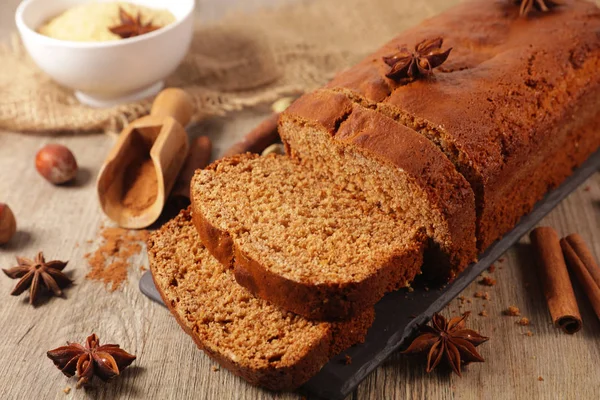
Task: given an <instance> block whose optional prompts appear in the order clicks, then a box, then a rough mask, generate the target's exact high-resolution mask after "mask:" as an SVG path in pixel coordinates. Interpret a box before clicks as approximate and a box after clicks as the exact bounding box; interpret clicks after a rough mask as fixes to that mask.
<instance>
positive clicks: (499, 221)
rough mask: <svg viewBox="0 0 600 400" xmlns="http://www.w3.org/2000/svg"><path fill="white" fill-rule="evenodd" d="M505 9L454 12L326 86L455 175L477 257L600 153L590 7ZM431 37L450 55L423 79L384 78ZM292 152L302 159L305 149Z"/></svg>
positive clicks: (599, 47)
mask: <svg viewBox="0 0 600 400" xmlns="http://www.w3.org/2000/svg"><path fill="white" fill-rule="evenodd" d="M515 3H516V2H513V1H492V0H475V1H466V2H463V3H461V4H459V5H457V6H456V7H453V8H451V9H449V10H448V11H446V12H444V13H442V14H440V15H438V16H436V17H433V18H431V19H429V20H426V21H424V22H422V23H420V24H419V25H417V26H415V27H413V28H410V29H408V30H407V31H405V32H403V33H401V34H400V35H399V36H398V37H397V38H395V39H393V40H392V41H390V42H389V43H387V44H386V45H384V46H383V47H382V48H381V49H379V50H378V51H376V52H375V53H373V54H372V55H370V56H368V57H366V58H365V59H364V60H363V61H362V62H360V63H359V64H357V65H356V66H354V67H352V68H350V69H348V70H346V71H344V72H342V73H340V74H339V75H338V76H337V77H336V78H335V79H334V80H333V81H332V82H331V83H329V84H328V85H327V86H326V87H327V88H330V89H332V90H336V91H339V92H341V93H346V94H348V95H349V97H350V98H352V99H354V100H356V101H358V102H360V103H361V104H363V105H365V106H367V107H372V108H375V109H377V110H379V111H380V112H382V113H385V114H386V115H388V116H390V117H392V118H394V119H396V120H397V121H399V122H400V123H401V124H404V125H406V126H408V127H411V128H414V129H415V131H418V132H419V133H421V134H422V135H423V136H424V137H427V138H428V139H429V140H430V141H431V142H432V143H435V145H437V146H438V147H439V148H440V150H441V151H442V152H443V153H444V154H445V155H446V156H447V157H448V159H449V160H451V161H452V162H453V163H454V164H455V165H456V168H457V170H458V171H460V172H461V173H462V174H463V175H464V176H465V178H466V179H467V180H468V181H469V183H470V184H471V186H472V189H473V191H474V194H475V196H476V206H477V215H478V227H477V237H478V246H479V249H480V250H481V251H483V250H484V249H485V248H487V247H488V246H489V245H490V244H491V243H492V242H493V241H494V240H496V239H497V238H499V237H500V236H502V235H503V234H504V233H506V232H507V231H508V230H510V229H512V227H513V226H514V225H515V224H516V223H517V221H518V220H519V219H520V218H521V216H523V215H524V214H525V213H527V212H529V211H531V209H532V208H533V206H534V204H535V203H536V202H537V201H538V200H540V199H541V198H542V197H543V195H544V194H545V193H546V192H547V191H548V189H549V188H552V187H555V186H557V185H558V184H560V183H561V182H562V181H563V180H564V179H565V178H566V177H567V176H569V175H570V174H571V172H572V170H573V168H574V167H576V166H578V165H580V164H581V163H582V162H583V161H584V160H585V159H586V158H587V157H588V156H589V155H590V154H592V153H593V152H594V151H595V150H596V149H597V148H598V146H599V145H600V112H599V110H600V74H599V73H598V69H600V40H599V39H598V32H600V8H598V7H597V5H596V4H594V3H592V2H589V1H583V0H566V1H561V2H560V3H561V4H559V5H557V6H556V7H552V8H551V9H550V10H549V11H548V12H539V11H533V12H532V13H531V14H530V15H529V16H527V17H522V16H520V15H519V6H518V5H517V4H515ZM437 37H441V38H443V40H444V47H443V49H444V50H445V49H448V48H452V52H451V53H450V57H449V58H448V60H447V61H446V62H445V63H444V64H443V65H441V66H440V67H439V68H437V69H436V70H435V73H434V74H433V75H432V76H431V77H428V78H425V79H419V80H417V81H414V82H411V83H408V84H405V83H406V82H396V81H394V80H393V79H389V78H387V77H386V74H387V73H388V72H389V71H390V67H389V66H388V65H387V64H386V63H385V62H384V60H383V58H384V57H386V56H391V55H393V54H396V53H397V52H398V49H399V48H402V47H407V48H409V49H410V50H412V49H413V48H414V46H415V45H416V44H418V43H419V42H421V41H423V40H427V39H433V38H437ZM284 120H285V117H284ZM295 129H298V128H295ZM282 134H285V132H283V133H282ZM307 134H309V133H308V132H307ZM331 147H335V146H334V145H333V144H332V145H331ZM372 149H373V150H374V151H375V152H376V153H378V154H383V151H382V149H375V148H372ZM292 151H293V152H295V153H297V154H300V155H301V156H303V157H309V156H310V154H311V152H312V151H313V146H308V145H302V144H300V145H298V144H296V145H294V143H292ZM335 152H336V150H331V151H330V153H331V154H330V156H328V157H327V158H322V159H321V160H322V162H324V163H327V162H329V161H330V160H333V159H334V158H335V157H337V156H336V154H335Z"/></svg>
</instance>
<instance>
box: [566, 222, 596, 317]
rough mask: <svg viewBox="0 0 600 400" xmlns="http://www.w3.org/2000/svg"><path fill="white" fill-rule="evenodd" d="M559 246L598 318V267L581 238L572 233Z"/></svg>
mask: <svg viewBox="0 0 600 400" xmlns="http://www.w3.org/2000/svg"><path fill="white" fill-rule="evenodd" d="M560 246H561V247H562V250H563V252H564V254H565V258H566V259H567V263H568V264H569V267H570V268H571V269H572V270H573V271H574V272H575V275H576V276H577V280H579V283H580V284H581V286H583V290H584V291H585V294H586V295H587V297H588V299H589V300H590V303H592V307H593V308H594V311H595V312H596V315H597V316H598V318H600V268H599V267H598V264H597V263H596V260H594V256H593V255H592V253H591V251H590V250H589V248H588V247H587V245H586V244H585V241H584V240H583V238H582V237H581V236H580V235H578V234H576V233H574V234H571V235H569V236H567V237H566V238H563V239H561V241H560Z"/></svg>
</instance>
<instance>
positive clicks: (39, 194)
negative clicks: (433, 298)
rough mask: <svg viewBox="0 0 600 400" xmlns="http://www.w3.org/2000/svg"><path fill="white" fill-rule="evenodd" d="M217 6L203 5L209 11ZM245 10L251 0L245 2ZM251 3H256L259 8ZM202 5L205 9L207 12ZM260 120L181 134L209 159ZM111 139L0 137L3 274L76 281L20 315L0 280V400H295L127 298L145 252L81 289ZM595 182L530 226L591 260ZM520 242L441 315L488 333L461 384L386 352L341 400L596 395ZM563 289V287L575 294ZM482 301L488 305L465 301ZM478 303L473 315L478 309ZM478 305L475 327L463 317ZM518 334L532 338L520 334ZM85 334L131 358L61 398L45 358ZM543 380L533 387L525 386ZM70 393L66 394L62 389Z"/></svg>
mask: <svg viewBox="0 0 600 400" xmlns="http://www.w3.org/2000/svg"><path fill="white" fill-rule="evenodd" d="M234 1H235V0H230V1H228V2H215V1H212V2H209V1H208V0H202V1H201V2H200V9H204V10H209V9H210V10H213V11H211V12H212V13H214V15H212V16H206V18H207V19H210V18H218V17H219V16H221V15H223V13H224V12H225V10H226V6H227V5H229V4H232V3H233V2H234ZM17 3H18V0H4V1H3V2H1V3H0V35H2V37H5V36H6V35H7V34H8V32H10V31H11V30H12V29H13V27H12V25H11V24H12V23H11V22H10V21H11V20H12V17H11V18H8V17H7V16H12V14H13V12H14V9H15V8H16V5H17ZM221 3H222V4H223V5H222V7H223V8H221V9H218V8H217V9H215V8H210V7H221V6H217V5H218V4H221ZM255 3H256V4H259V3H260V1H256V2H255ZM262 4H264V3H262ZM209 5H210V7H209ZM263 116H264V114H263V113H260V112H244V113H240V114H239V115H236V118H234V119H215V120H211V121H209V122H207V123H204V124H202V125H200V126H198V127H196V128H194V132H193V134H195V135H197V134H200V133H209V134H210V136H211V137H212V139H213V140H214V141H215V148H216V149H217V154H220V153H221V152H222V151H223V150H224V149H225V148H226V147H227V146H228V145H229V144H230V143H232V142H233V141H234V140H236V139H237V138H238V137H239V136H240V135H241V134H243V133H244V132H246V131H248V130H249V129H250V128H251V127H253V126H254V125H255V124H256V123H257V122H258V121H260V119H261V118H262V117H263ZM48 142H59V143H63V144H66V145H68V146H69V147H70V148H71V149H72V150H73V152H74V153H75V154H76V156H77V159H78V161H79V163H80V165H81V167H82V170H83V171H84V173H83V174H82V177H81V180H80V181H79V184H77V185H72V186H68V187H60V188H56V187H53V186H51V185H50V184H48V183H46V182H45V181H44V180H43V179H42V178H40V177H39V176H38V175H37V172H36V171H35V169H34V157H35V153H36V151H37V149H38V148H39V147H41V146H42V145H43V144H45V143H48ZM112 143H113V138H111V137H109V136H104V135H84V136H62V137H56V138H52V137H38V136H36V137H32V136H26V135H19V134H14V133H8V132H3V133H0V201H2V202H6V203H8V204H10V206H11V208H12V209H13V210H14V212H15V214H16V216H17V220H18V223H19V233H18V236H17V237H16V240H14V241H13V242H11V244H10V245H9V246H7V247H2V248H0V266H1V267H3V268H6V267H9V266H11V265H12V264H13V262H14V256H15V255H17V254H19V255H25V256H28V255H29V256H32V255H34V254H35V252H36V251H38V250H43V251H45V253H46V255H47V256H48V257H49V258H60V259H68V260H70V262H69V266H68V268H67V271H71V274H72V277H73V278H74V279H75V281H76V285H75V286H73V287H71V288H69V289H67V290H66V298H65V299H57V298H53V299H50V300H49V301H48V302H47V304H44V305H42V306H40V307H37V308H32V307H30V306H29V305H28V304H26V296H22V297H18V298H16V297H10V296H8V293H9V292H10V290H11V289H12V287H13V285H14V284H15V281H13V280H10V279H8V278H6V277H4V276H1V277H0V295H2V296H4V300H3V304H2V306H1V307H0V337H2V339H3V340H2V341H1V342H0V354H1V355H2V363H0V393H2V398H6V399H34V398H44V399H46V398H49V399H51V398H55V399H82V398H87V397H93V398H97V399H113V398H131V399H142V398H143V399H165V398H173V399H183V398H203V399H204V398H207V399H297V398H299V397H300V396H299V395H297V394H293V393H291V394H290V393H283V394H275V393H271V392H267V391H264V390H261V389H258V388H254V387H251V386H250V385H248V384H246V383H245V382H244V381H243V380H241V379H240V378H237V377H235V376H233V375H232V374H230V373H229V372H227V371H224V370H219V371H216V372H215V371H213V370H212V366H215V365H216V364H215V363H214V362H212V361H211V360H210V359H209V358H208V357H207V356H205V355H204V354H203V353H202V352H200V351H198V350H197V349H196V347H195V345H194V344H193V342H192V341H191V340H190V339H189V337H188V336H187V335H186V334H185V333H184V332H183V331H182V330H181V329H180V328H179V327H178V325H177V324H176V323H175V321H174V319H173V318H172V317H171V316H170V314H169V313H168V312H167V311H166V310H165V309H164V308H163V307H161V306H159V305H157V304H154V303H152V302H150V301H149V300H148V299H146V298H145V297H144V296H143V295H142V294H141V293H139V291H138V290H137V280H138V279H139V276H140V274H141V272H140V271H139V268H138V266H140V265H147V259H146V256H145V255H144V254H143V255H140V256H139V257H136V258H135V259H134V260H132V263H133V264H134V265H135V266H136V267H135V268H133V269H132V270H131V271H130V279H129V281H128V283H127V284H126V285H125V287H124V289H123V290H122V291H117V292H115V293H108V292H107V291H106V290H105V289H104V287H103V286H102V285H101V284H98V283H96V282H90V281H87V280H85V279H84V277H85V275H86V274H87V272H88V266H87V264H86V261H85V260H84V258H83V257H84V255H85V253H87V252H89V251H91V250H93V249H95V244H88V243H86V240H88V239H95V238H96V236H97V232H98V229H99V227H100V224H101V223H103V222H105V221H106V220H105V218H104V217H103V216H102V214H101V212H100V209H99V206H98V203H97V200H96V196H95V190H94V188H95V185H94V180H95V177H96V176H97V173H98V168H99V166H100V164H101V163H102V161H103V158H104V155H105V154H106V152H107V151H108V149H109V148H110V147H111V146H112ZM599 222H600V175H599V174H596V175H595V176H594V177H593V178H591V179H590V180H588V182H587V183H586V185H584V186H583V187H581V188H580V189H579V190H578V191H577V192H576V193H574V194H573V195H571V196H570V197H569V198H568V199H566V200H565V201H563V203H562V204H561V205H560V206H559V207H558V208H557V209H555V210H554V211H553V212H552V213H551V214H550V215H549V216H548V217H547V218H546V219H545V220H544V222H543V224H547V225H552V226H554V227H555V228H556V229H557V230H558V231H559V233H561V234H563V235H565V234H567V233H570V232H579V233H580V234H582V236H583V237H584V238H585V239H586V241H587V242H588V244H590V246H591V248H592V250H593V251H594V253H595V255H596V256H600V231H599V230H598V228H597V227H598V226H599ZM533 262H534V260H533V257H532V252H531V249H530V248H529V240H528V238H523V239H522V240H521V241H520V243H519V244H518V245H517V246H515V247H514V248H513V249H511V250H510V251H509V252H508V253H507V254H506V255H505V261H504V262H503V263H497V264H496V266H497V269H496V272H494V273H493V274H490V275H492V276H493V277H494V278H496V279H497V280H498V284H497V285H496V286H494V287H491V288H488V287H484V286H482V285H480V284H478V283H474V284H472V285H471V286H470V287H469V288H468V289H467V290H465V291H464V293H463V296H464V297H465V299H468V300H470V301H471V302H470V303H468V302H467V300H465V302H464V304H461V301H460V300H455V301H454V302H453V303H452V304H451V305H450V306H449V307H448V308H447V309H446V312H445V313H446V315H450V314H457V313H459V312H463V311H466V310H470V311H472V312H473V315H472V317H471V318H470V322H469V325H471V326H472V327H473V328H475V329H477V330H480V331H481V332H482V333H483V334H486V335H488V336H491V340H490V341H489V342H488V343H486V344H484V345H482V346H481V347H480V350H481V354H482V355H483V356H484V358H486V360H487V362H486V363H485V364H482V365H479V364H473V365H471V366H469V367H467V368H466V371H465V373H464V375H463V378H462V379H458V378H457V377H456V376H453V375H451V374H450V373H449V372H448V371H440V372H436V373H432V374H430V375H427V374H426V373H425V372H424V366H423V363H422V360H419V359H415V358H407V357H404V356H402V355H400V354H395V355H394V356H393V357H391V358H390V359H389V360H388V361H387V362H386V363H385V364H384V365H383V366H382V367H380V368H379V369H377V370H376V371H375V372H374V373H373V374H372V375H371V376H370V377H369V378H368V379H367V380H366V381H365V382H363V383H362V384H361V385H360V386H359V388H358V389H357V391H356V392H355V393H354V395H353V396H351V398H353V399H393V398H411V399H412V398H426V399H433V398H461V399H503V398H507V399H508V398H543V399H555V398H559V397H560V398H579V399H586V398H596V397H597V393H598V392H599V390H600V380H599V379H598V365H597V360H598V359H600V342H599V341H598V335H599V334H600V323H599V321H598V319H597V318H596V317H595V315H594V313H593V311H592V309H591V307H590V306H589V304H588V303H587V301H586V299H585V298H584V297H583V296H582V295H581V294H582V292H581V290H580V288H579V287H577V288H576V291H577V294H578V300H579V304H580V307H581V311H582V316H583V318H584V328H583V330H582V331H581V332H580V333H578V334H576V335H574V336H567V335H565V334H562V333H561V332H560V331H559V330H557V329H555V328H554V327H552V326H551V325H550V318H549V316H548V312H547V309H546V305H545V303H544V298H543V294H542V292H541V289H540V286H539V282H538V280H537V277H536V275H535V268H534V267H535V266H534V264H533ZM576 286H577V285H576ZM477 291H487V292H489V293H490V296H491V300H490V301H489V302H488V301H484V300H481V299H475V298H473V294H474V293H475V292H477ZM484 305H485V306H484ZM509 305H516V306H518V307H519V308H520V309H521V312H522V314H523V315H524V316H526V317H528V318H529V319H530V320H531V322H532V325H531V326H529V327H521V326H519V325H517V324H516V323H515V322H516V320H517V318H515V317H507V316H504V315H502V311H503V310H504V309H505V308H506V307H508V306H509ZM483 309H486V310H487V313H488V314H489V316H488V317H480V316H478V315H477V313H479V312H480V311H481V310H483ZM528 330H531V331H532V332H533V336H531V337H528V336H526V335H525V334H524V333H525V332H527V331H528ZM92 332H96V333H97V334H98V335H99V336H100V338H101V340H105V341H110V342H115V343H119V344H121V345H122V346H123V348H125V349H126V350H128V351H130V352H132V353H134V354H136V355H137V356H138V359H137V360H136V361H135V363H134V364H133V365H132V367H130V368H129V369H127V370H126V371H125V372H124V373H123V375H122V376H121V377H120V378H118V379H115V380H114V381H113V382H111V383H109V384H106V385H104V384H98V385H95V386H94V387H93V388H92V389H88V390H85V391H84V390H75V389H74V386H75V381H74V379H67V378H65V377H64V376H62V374H61V373H60V372H59V371H58V370H57V369H56V368H55V367H54V366H53V364H52V362H51V361H50V360H48V359H47V358H46V356H45V352H46V351H47V350H49V349H51V348H54V347H57V346H59V345H62V344H63V343H64V341H65V340H84V339H85V337H86V336H88V335H89V334H91V333H92ZM540 376H541V377H542V378H543V379H544V380H543V381H539V380H538V377H540ZM66 386H70V387H73V390H72V391H71V393H70V394H69V395H65V394H64V393H63V392H62V390H63V388H65V387H66Z"/></svg>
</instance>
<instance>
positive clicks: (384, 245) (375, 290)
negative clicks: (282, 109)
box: [191, 154, 424, 320]
mask: <svg viewBox="0 0 600 400" xmlns="http://www.w3.org/2000/svg"><path fill="white" fill-rule="evenodd" d="M191 193H192V209H193V220H194V223H195V225H196V228H197V230H198V233H199V236H200V239H201V240H202V242H203V243H204V245H205V246H206V248H207V249H208V251H209V252H210V253H211V254H212V255H213V256H214V257H215V258H217V259H218V260H219V261H220V262H221V263H222V264H223V265H225V266H232V267H233V273H234V275H235V278H236V280H237V282H238V283H239V284H240V285H242V286H244V287H245V288H247V289H248V290H250V291H251V292H252V293H253V294H255V295H256V296H258V297H261V298H263V299H266V300H268V301H270V302H272V303H273V304H276V305H278V306H280V307H281V308H283V309H286V310H288V311H292V312H294V313H297V314H300V315H302V316H305V317H307V318H311V319H320V320H336V319H348V318H351V317H352V316H354V315H357V314H359V313H360V312H362V311H363V310H365V309H367V308H370V307H372V306H373V305H374V304H375V303H376V302H377V301H378V300H379V299H380V298H381V297H383V295H384V294H385V293H386V292H388V291H390V290H395V289H398V288H400V287H406V286H408V284H409V282H411V281H412V280H413V278H414V277H415V275H416V274H417V273H418V272H419V271H420V267H421V264H422V254H423V246H424V234H423V232H422V229H421V226H420V225H419V224H417V223H415V221H414V220H413V219H412V218H406V219H405V220H404V222H403V225H400V224H399V223H398V221H397V220H396V219H394V218H392V216H391V215H389V214H388V213H384V212H382V211H381V210H379V209H378V208H377V207H374V206H372V205H371V204H370V203H369V202H367V201H365V200H363V199H361V198H359V197H358V196H356V195H355V193H353V192H350V191H345V190H342V189H340V188H339V187H337V186H336V185H334V184H332V183H331V182H330V181H328V180H321V179H318V178H317V177H316V176H315V175H314V174H312V173H311V172H310V171H308V170H306V168H304V167H302V166H301V165H300V164H299V163H298V162H297V160H294V159H291V158H289V157H287V156H279V155H275V154H273V155H269V156H265V157H259V156H256V155H251V154H245V155H240V156H235V157H231V158H225V159H222V160H219V161H217V162H216V163H214V164H213V165H212V166H209V167H208V168H207V169H205V170H203V171H197V172H196V175H195V176H194V179H193V181H192V186H191Z"/></svg>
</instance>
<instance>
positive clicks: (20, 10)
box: [15, 0, 196, 49]
mask: <svg viewBox="0 0 600 400" xmlns="http://www.w3.org/2000/svg"><path fill="white" fill-rule="evenodd" d="M36 1H41V0H23V1H21V3H20V4H19V6H18V7H17V11H16V12H15V23H16V25H17V29H18V30H19V32H20V33H21V35H31V36H32V37H34V38H35V39H36V40H38V41H40V42H41V43H42V44H48V45H55V46H63V47H68V48H79V49H81V48H84V49H94V48H108V47H121V46H127V45H130V44H134V43H139V42H142V41H145V40H151V39H152V38H154V37H156V36H159V35H162V34H163V33H167V32H169V31H171V30H174V29H177V27H178V26H180V25H182V24H183V23H184V22H185V21H187V20H188V19H189V18H190V16H191V15H192V14H193V13H194V9H195V8H196V0H187V1H188V2H189V5H190V7H189V9H188V11H187V13H186V14H185V15H184V16H183V17H181V18H179V19H176V20H175V22H172V23H170V24H168V25H166V26H163V27H162V28H160V29H157V30H155V31H152V32H148V33H145V34H143V35H140V36H135V37H132V38H127V39H123V40H110V41H104V42H77V41H70V40H62V39H56V38H52V37H49V36H46V35H42V34H41V33H38V32H37V31H36V30H34V29H32V28H30V27H29V26H28V25H27V24H26V23H25V21H24V20H23V14H24V13H25V10H26V9H27V7H29V6H30V5H31V4H32V3H34V2H36ZM184 1H185V0H184ZM134 4H135V3H134Z"/></svg>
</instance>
